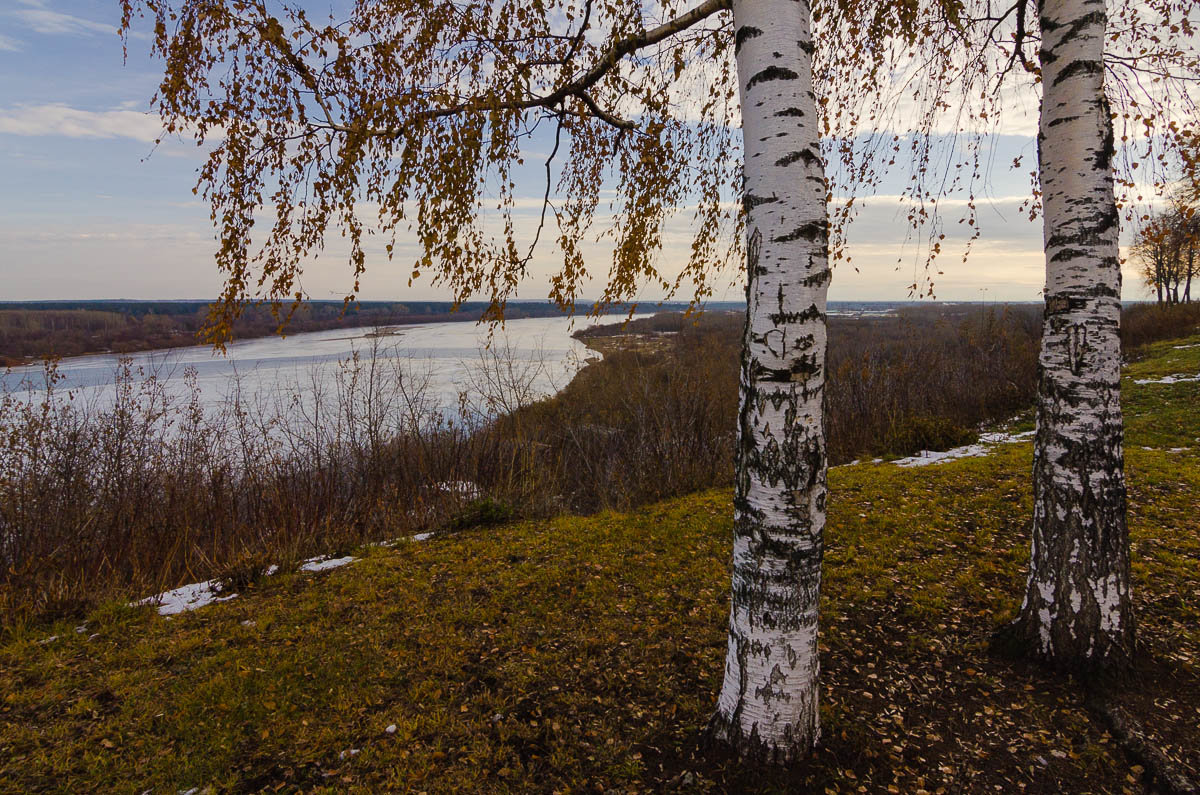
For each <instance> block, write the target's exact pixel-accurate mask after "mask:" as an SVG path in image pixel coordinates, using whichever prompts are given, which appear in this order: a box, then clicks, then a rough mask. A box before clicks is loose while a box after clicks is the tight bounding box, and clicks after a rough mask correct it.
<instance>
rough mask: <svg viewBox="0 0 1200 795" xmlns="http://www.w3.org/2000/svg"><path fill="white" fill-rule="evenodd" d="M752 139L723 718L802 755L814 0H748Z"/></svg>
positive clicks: (732, 739)
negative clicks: (730, 600) (731, 599)
mask: <svg viewBox="0 0 1200 795" xmlns="http://www.w3.org/2000/svg"><path fill="white" fill-rule="evenodd" d="M733 18H734V26H735V30H736V34H735V35H736V45H735V46H736V48H737V70H738V82H739V86H740V89H741V107H742V132H743V138H744V141H745V144H744V146H745V160H746V165H745V196H744V202H745V208H746V213H747V229H746V231H747V236H748V245H747V268H746V271H747V310H746V312H747V315H746V331H745V344H744V348H743V353H742V375H741V400H740V410H739V415H738V443H737V453H736V473H737V474H736V492H735V498H734V543H733V604H732V609H731V612H730V620H729V647H728V652H727V656H726V661H725V678H724V683H723V685H722V688H721V695H720V698H719V700H718V704H717V710H716V714H715V715H714V716H713V720H712V724H711V726H710V730H711V733H712V736H713V737H714V738H715V739H717V740H718V741H721V742H724V743H727V744H729V745H731V746H732V747H733V748H734V750H735V751H736V752H737V753H738V754H739V755H741V756H747V757H755V758H762V759H766V760H768V761H772V762H778V763H782V762H788V761H791V760H793V759H796V758H799V757H802V756H804V755H806V754H807V753H808V752H809V751H810V750H811V749H812V747H813V745H814V744H815V743H816V741H817V739H818V736H819V731H820V729H819V722H818V718H817V674H818V662H817V597H818V592H819V588H820V581H821V556H822V550H823V547H822V536H823V532H824V527H825V493H826V485H825V477H826V445H825V420H824V414H823V408H824V406H823V404H824V397H825V347H826V327H825V299H826V293H827V290H828V285H829V278H830V270H829V258H828V240H829V222H828V216H827V214H826V206H825V190H826V188H825V176H824V165H823V163H822V160H821V153H820V139H819V131H818V127H817V111H816V101H815V97H814V95H813V82H812V52H813V46H812V36H811V11H810V6H809V0H735V1H734V3H733Z"/></svg>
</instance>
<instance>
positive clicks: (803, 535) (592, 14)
mask: <svg viewBox="0 0 1200 795" xmlns="http://www.w3.org/2000/svg"><path fill="white" fill-rule="evenodd" d="M123 5H124V8H125V30H126V31H128V30H129V29H130V28H131V27H132V26H133V25H134V24H135V19H136V17H137V16H138V15H146V16H149V17H150V18H151V20H152V21H153V25H154V45H153V48H154V52H155V53H156V54H157V55H159V56H161V57H162V58H163V59H164V62H165V76H164V79H163V81H162V83H161V85H160V89H159V93H158V95H157V97H156V99H155V105H156V107H157V109H158V110H159V112H160V113H161V114H162V115H163V117H164V120H165V130H166V132H167V133H174V132H178V131H183V132H185V133H186V134H190V135H193V136H195V137H196V139H197V140H198V142H200V143H205V142H207V143H208V144H209V145H210V146H211V150H210V152H209V156H208V160H207V163H206V165H205V166H204V167H203V168H202V169H201V171H200V179H199V184H198V186H197V189H198V191H199V192H201V193H202V194H203V195H204V197H205V198H206V199H208V201H209V202H210V204H211V205H212V210H213V219H214V221H215V222H216V224H217V227H218V231H219V237H220V246H219V249H218V251H217V265H218V267H219V268H220V270H221V271H222V272H223V273H224V274H225V277H226V286H225V291H224V294H223V296H222V299H221V301H219V302H218V303H217V304H216V306H215V309H214V314H213V317H212V325H211V328H210V333H211V336H212V339H213V340H214V341H216V342H221V341H223V340H224V339H225V338H226V337H227V335H228V332H229V329H230V327H231V323H232V320H233V318H235V317H236V315H237V313H238V312H239V311H240V307H241V306H242V305H243V304H244V303H245V302H246V301H248V300H252V299H256V298H262V299H266V300H269V301H275V302H287V301H291V302H293V304H294V303H295V302H297V301H300V300H302V299H303V298H304V291H303V286H302V284H303V283H302V276H303V267H304V264H305V262H306V261H308V260H309V259H310V258H311V257H313V256H315V255H317V254H318V253H319V252H320V251H321V250H322V249H323V247H324V246H325V245H326V243H327V242H332V241H334V240H336V239H338V238H340V237H345V239H346V240H347V241H348V242H347V244H346V245H347V248H348V255H347V258H348V261H349V264H350V270H351V275H352V277H353V280H354V286H353V288H352V289H351V290H350V291H348V294H347V300H351V299H352V298H353V296H354V295H355V293H356V292H357V289H358V279H359V278H360V277H361V275H362V274H363V273H364V271H365V269H366V268H367V265H368V260H369V259H370V258H371V256H370V253H371V252H370V251H369V249H370V246H371V234H372V232H373V233H375V234H377V235H381V236H382V237H383V239H384V240H385V241H386V258H387V259H392V258H393V257H398V256H400V252H402V251H403V250H405V244H406V242H409V243H410V242H411V240H412V239H414V238H415V241H416V246H415V248H416V253H415V256H414V258H413V260H412V262H411V266H410V268H411V276H412V279H414V280H415V279H418V278H421V277H422V276H423V275H426V276H432V277H433V278H434V280H435V283H438V284H441V285H442V286H443V287H445V288H446V289H447V290H448V291H449V292H450V293H451V294H452V295H453V296H454V298H455V299H456V300H465V299H466V298H467V297H471V296H476V295H483V296H484V297H486V298H488V299H490V301H491V309H490V310H489V313H488V317H489V318H491V319H500V318H502V317H503V309H504V305H505V302H506V301H507V300H508V298H509V297H511V296H512V295H513V294H514V292H515V290H516V289H517V287H518V286H519V285H520V284H521V283H522V280H523V279H525V278H526V277H527V275H528V272H529V269H530V267H531V263H532V262H533V258H534V254H535V251H536V249H537V246H538V244H539V242H540V241H541V240H542V238H543V232H544V231H546V230H547V229H552V230H553V234H552V235H549V234H548V235H547V237H549V238H550V242H551V243H552V245H553V247H554V248H555V249H556V254H557V256H558V258H559V263H560V267H559V268H558V270H557V271H555V272H553V273H552V275H551V277H550V289H549V297H550V298H551V299H553V300H556V301H558V302H559V303H560V304H562V305H564V306H573V305H574V302H575V301H576V299H577V298H578V296H579V294H580V290H581V289H584V288H585V287H586V286H587V284H588V277H589V275H590V273H589V267H590V263H589V262H588V261H587V260H586V259H585V257H584V248H585V243H586V242H587V241H586V238H588V237H589V235H590V234H592V233H593V231H594V227H595V226H597V225H599V226H601V227H602V228H601V229H600V230H599V234H600V235H601V236H602V237H604V239H606V240H608V241H610V242H611V249H612V259H611V264H610V267H609V272H608V277H607V279H606V286H605V288H604V291H603V294H602V296H601V303H605V302H612V301H620V300H626V299H629V298H632V297H633V296H636V295H637V294H638V293H639V292H640V291H641V290H643V289H645V288H647V287H650V288H654V289H656V290H658V291H661V292H663V293H666V294H667V295H674V294H675V293H676V292H678V291H680V290H684V289H690V290H691V291H692V297H693V299H696V300H700V299H702V298H703V297H704V296H705V295H707V294H708V293H709V292H711V288H710V286H709V285H710V283H711V279H712V278H713V274H715V273H719V272H720V271H721V269H722V267H723V266H724V265H725V264H726V263H728V262H731V261H733V260H735V259H737V258H739V257H740V255H741V254H742V253H744V254H745V256H746V260H745V261H746V278H747V283H748V298H749V301H748V308H747V318H746V333H745V351H744V354H743V356H744V358H743V365H742V381H741V411H740V414H739V420H738V434H739V443H738V455H737V461H736V470H737V475H736V478H737V489H736V499H735V502H736V508H735V514H736V518H735V530H734V536H735V547H734V578H733V596H732V610H731V619H730V641H729V653H728V659H727V662H726V669H725V680H724V685H723V687H722V691H721V694H720V698H719V705H718V708H717V714H716V717H715V718H714V720H713V723H712V735H713V736H714V737H715V738H716V739H717V740H719V741H722V742H726V743H728V744H730V745H732V746H733V747H734V748H735V749H736V750H737V751H738V752H740V753H743V754H746V755H753V756H756V757H759V758H767V759H770V760H775V761H786V760H791V759H794V758H797V757H799V756H802V755H803V754H805V753H807V752H808V750H809V749H810V748H811V747H812V745H813V744H814V743H815V741H816V739H817V736H818V717H817V716H818V712H817V675H818V669H819V667H818V663H817V645H816V632H817V615H816V614H817V604H818V591H819V585H820V563H821V551H822V530H823V527H824V521H825V491H826V486H825V477H826V452H825V450H826V446H825V436H824V433H825V431H824V428H825V423H824V418H823V415H822V402H823V399H824V377H825V374H824V366H825V346H826V330H825V304H826V299H825V296H826V290H827V287H828V284H829V279H830V269H829V264H828V258H827V254H826V249H827V243H828V220H827V215H826V210H825V207H826V193H827V188H826V184H825V180H824V176H823V163H822V156H821V149H820V139H819V129H820V128H819V115H818V106H817V101H816V98H815V96H814V92H813V68H812V59H813V49H814V48H813V39H812V34H811V19H810V17H811V10H810V6H809V2H808V0H753V1H751V0H745V1H744V2H742V1H741V0H738V2H736V3H734V4H733V7H732V9H731V8H730V5H729V0H702V2H699V3H697V4H695V5H694V6H691V7H686V6H681V4H679V3H677V2H666V3H663V4H661V5H659V6H653V5H652V6H648V7H643V6H641V5H639V4H629V3H624V2H618V1H617V0H559V1H558V2H546V3H528V2H525V0H499V1H498V2H485V1H484V0H463V2H452V3H446V2H440V1H439V2H433V1H432V0H354V2H352V3H350V4H349V9H348V16H347V18H346V19H344V20H341V21H337V20H333V19H328V20H317V19H315V18H314V17H313V16H311V15H310V14H309V13H308V12H307V11H306V10H305V9H304V8H302V7H298V6H295V5H292V4H290V3H271V4H270V5H268V3H267V2H266V0H123ZM730 10H732V14H730V13H728V12H729V11H730ZM739 98H740V104H739ZM739 124H740V126H741V127H742V131H743V132H742V136H741V138H740V141H739V139H738V137H737V134H736V133H737V127H738V126H739ZM539 136H540V137H539ZM539 144H540V145H542V146H546V147H547V148H549V150H550V153H549V155H546V156H544V158H543V159H544V171H545V185H544V196H543V198H542V201H541V202H540V220H539V221H538V223H537V224H536V228H532V229H530V228H527V227H522V226H521V224H519V223H518V220H517V208H518V205H519V202H518V199H519V198H520V197H518V196H517V190H518V188H517V178H516V176H515V169H516V168H517V167H519V166H520V165H521V164H522V163H523V162H524V160H525V158H526V157H531V156H532V155H531V151H536V150H537V148H538V146H539ZM743 162H744V169H743V168H742V164H743ZM605 188H607V189H610V190H611V191H612V194H613V195H614V196H615V198H613V199H612V201H611V203H610V205H609V207H610V209H611V210H612V215H611V218H610V219H609V220H608V223H607V224H605V223H604V212H603V208H602V206H601V205H602V189H605ZM739 195H740V196H741V198H742V201H741V202H740V205H741V207H740V208H738V207H737V205H736V204H734V205H733V206H732V207H731V203H730V202H729V201H728V200H729V199H730V198H733V197H735V196H739ZM681 205H691V206H693V207H694V208H695V210H694V212H693V215H692V219H691V229H692V232H693V240H692V244H691V247H690V251H689V252H688V254H687V257H686V259H685V260H684V261H683V262H682V263H680V264H681V265H682V268H681V270H680V273H679V274H678V275H677V276H668V275H665V272H664V270H663V268H662V266H661V262H660V260H659V259H658V256H657V255H658V250H659V249H660V247H661V244H662V234H663V227H664V224H665V223H666V221H667V220H668V219H669V218H670V217H671V216H672V214H673V213H674V212H675V211H676V208H677V207H679V206H681ZM367 207H369V208H370V210H371V212H372V213H373V214H374V218H373V219H371V218H369V217H364V213H363V210H364V209H365V208H367ZM260 222H265V223H260ZM263 227H265V228H263ZM743 234H744V235H745V239H746V240H747V243H746V245H745V246H743V245H742V242H741V241H742V239H743ZM406 235H407V237H406ZM375 256H376V257H379V258H381V259H382V257H381V256H380V255H379V254H376V255H375ZM372 267H380V266H379V265H378V264H372Z"/></svg>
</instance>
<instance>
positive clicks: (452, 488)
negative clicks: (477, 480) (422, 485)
mask: <svg viewBox="0 0 1200 795" xmlns="http://www.w3.org/2000/svg"><path fill="white" fill-rule="evenodd" d="M437 490H438V491H440V492H443V493H445V494H454V495H457V496H458V497H461V498H462V499H464V500H477V499H479V498H480V497H482V496H483V490H482V489H480V488H479V486H477V485H475V484H474V483H472V482H471V481H469V480H443V481H442V482H441V483H439V484H437Z"/></svg>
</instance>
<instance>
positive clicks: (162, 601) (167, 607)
mask: <svg viewBox="0 0 1200 795" xmlns="http://www.w3.org/2000/svg"><path fill="white" fill-rule="evenodd" d="M235 598H237V594H235V593H231V594H228V595H224V596H223V595H222V594H221V584H220V583H219V582H218V581H217V580H205V581H204V582H193V583H190V584H188V585H181V586H179V587H178V588H173V589H171V590H170V591H163V592H162V593H160V594H156V595H154V596H149V597H147V598H145V599H142V600H140V601H137V602H134V603H133V604H134V605H135V606H139V607H140V606H141V605H157V606H158V614H159V615H160V616H173V615H176V614H177V613H185V612H187V611H188V610H196V609H197V608H201V607H204V606H205V605H210V604H212V603H213V602H228V601H229V600H230V599H235Z"/></svg>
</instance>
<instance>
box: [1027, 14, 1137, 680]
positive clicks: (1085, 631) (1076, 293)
mask: <svg viewBox="0 0 1200 795" xmlns="http://www.w3.org/2000/svg"><path fill="white" fill-rule="evenodd" d="M1106 20H1107V13H1106V9H1105V4H1104V0H1040V2H1039V5H1038V22H1039V26H1040V28H1041V36H1042V41H1041V47H1040V53H1039V55H1040V58H1039V60H1040V63H1041V76H1042V86H1043V88H1042V110H1041V122H1040V129H1039V133H1038V153H1039V174H1040V178H1041V186H1042V204H1043V208H1044V212H1043V220H1044V227H1045V242H1046V296H1045V302H1046V309H1045V319H1044V321H1043V325H1042V346H1041V355H1040V357H1039V360H1038V366H1039V373H1040V375H1039V386H1038V409H1037V411H1038V414H1037V419H1038V422H1037V434H1036V437H1035V441H1034V463H1033V492H1034V514H1033V542H1032V552H1031V558H1030V568H1029V581H1028V584H1027V586H1026V593H1025V599H1024V602H1023V604H1022V606H1021V611H1020V616H1019V617H1018V619H1017V622H1016V624H1015V632H1016V633H1018V635H1020V636H1024V638H1025V642H1026V644H1027V645H1029V646H1032V648H1033V649H1034V650H1035V653H1036V654H1037V655H1038V656H1040V657H1043V658H1044V659H1046V660H1047V661H1049V662H1051V663H1053V664H1055V665H1059V666H1063V667H1067V668H1071V669H1082V670H1089V669H1096V668H1104V667H1121V666H1124V665H1126V664H1127V663H1128V662H1129V661H1130V660H1131V659H1132V657H1133V652H1134V622H1133V608H1132V603H1131V601H1130V582H1129V531H1128V528H1127V526H1126V515H1125V504H1126V501H1125V479H1124V469H1123V465H1124V458H1123V456H1124V453H1123V449H1122V445H1123V436H1124V434H1123V425H1122V420H1121V339H1120V334H1119V326H1120V319H1121V265H1120V253H1119V250H1118V235H1119V232H1120V224H1119V222H1120V216H1119V213H1118V211H1117V203H1116V196H1115V193H1114V186H1113V157H1114V155H1115V146H1114V139H1113V129H1112V117H1111V112H1110V109H1109V103H1108V99H1107V97H1106V94H1105V90H1104V42H1105V24H1106Z"/></svg>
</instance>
